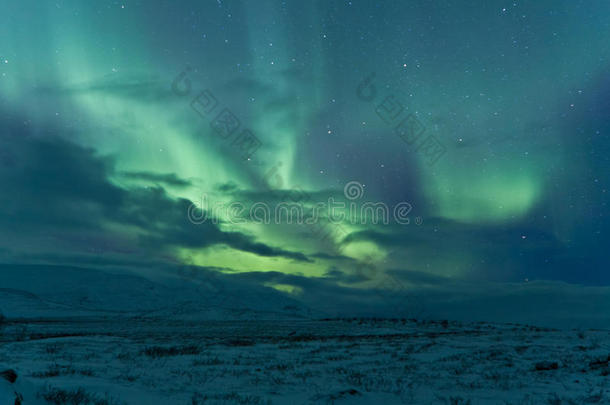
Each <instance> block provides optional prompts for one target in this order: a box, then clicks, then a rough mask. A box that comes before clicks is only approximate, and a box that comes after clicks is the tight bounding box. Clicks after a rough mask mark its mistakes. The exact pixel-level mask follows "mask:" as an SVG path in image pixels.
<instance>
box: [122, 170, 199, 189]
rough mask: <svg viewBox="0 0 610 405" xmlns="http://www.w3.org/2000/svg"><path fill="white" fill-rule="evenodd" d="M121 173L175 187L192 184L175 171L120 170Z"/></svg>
mask: <svg viewBox="0 0 610 405" xmlns="http://www.w3.org/2000/svg"><path fill="white" fill-rule="evenodd" d="M119 175H120V176H121V177H124V178H127V179H133V180H144V181H149V182H151V183H156V184H165V185H168V186H174V187H187V186H190V185H192V183H191V182H190V181H188V180H184V179H181V178H179V177H178V176H176V174H175V173H165V174H160V173H150V172H120V173H119Z"/></svg>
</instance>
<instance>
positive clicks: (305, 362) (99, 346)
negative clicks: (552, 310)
mask: <svg viewBox="0 0 610 405" xmlns="http://www.w3.org/2000/svg"><path fill="white" fill-rule="evenodd" d="M240 288H241V287H240V286H231V288H229V287H228V286H226V285H225V286H223V285H222V280H220V279H215V278H213V277H204V278H201V279H200V278H198V277H196V276H194V277H189V278H188V279H184V278H183V277H176V276H171V275H162V274H157V275H155V276H150V277H143V276H142V275H136V274H130V275H127V274H124V273H119V272H107V271H89V272H83V271H81V270H80V269H75V268H74V269H70V268H51V267H44V266H43V267H36V266H32V267H27V266H26V267H23V268H21V269H20V271H19V272H11V273H10V274H8V273H7V274H4V278H3V284H2V287H1V288H0V309H2V311H3V313H4V314H5V315H6V316H7V318H8V320H7V321H6V322H4V324H2V327H1V329H0V371H3V370H6V369H9V368H10V369H14V370H16V372H17V375H18V378H17V380H16V381H15V383H14V384H11V383H9V382H8V381H5V380H3V379H0V405H3V404H5V403H7V404H11V405H13V404H14V400H15V392H17V393H19V394H20V395H22V396H23V404H52V403H57V401H55V402H49V401H46V400H45V397H46V398H49V399H51V398H53V397H54V398H62V397H61V395H71V393H72V394H75V393H76V394H78V395H80V397H81V399H82V398H86V399H89V400H90V401H89V403H96V402H95V401H94V399H95V400H96V401H97V403H98V404H104V403H106V404H123V403H125V404H136V405H137V404H146V405H151V404H178V405H180V404H184V405H187V404H189V405H192V404H203V403H205V404H209V403H211V404H214V403H218V404H221V403H222V404H234V403H239V404H266V403H273V404H326V403H334V404H371V403H383V404H403V403H409V404H497V403H500V404H539V403H556V404H560V403H561V404H563V403H566V404H570V403H575V404H582V403H610V391H609V389H608V379H609V378H610V366H609V364H610V357H609V355H610V331H607V330H601V329H600V330H584V329H582V330H570V329H567V330H559V329H551V328H541V327H536V326H528V325H521V324H517V323H489V322H458V321H444V322H441V321H434V320H421V319H420V320H413V319H385V320H384V319H364V318H349V319H347V318H344V319H326V320H322V319H319V317H316V316H311V314H312V313H314V314H315V312H312V311H308V309H307V308H303V307H302V306H301V305H300V304H299V303H298V302H295V301H293V300H291V299H290V298H288V297H286V296H283V295H281V294H277V293H276V292H274V291H273V290H270V289H269V290H264V291H263V290H261V291H257V290H254V291H253V290H248V291H246V290H245V287H244V290H240ZM230 290H231V291H230ZM229 292H233V293H234V294H233V295H231V294H229ZM306 314H307V315H308V316H305V315H306ZM554 364H556V366H555V365H554ZM63 398H65V396H64V397H63ZM104 401H105V402H104ZM80 403H87V402H86V401H84V400H83V401H81V402H80Z"/></svg>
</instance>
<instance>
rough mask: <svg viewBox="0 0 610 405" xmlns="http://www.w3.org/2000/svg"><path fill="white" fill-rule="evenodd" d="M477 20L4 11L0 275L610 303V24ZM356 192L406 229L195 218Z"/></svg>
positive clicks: (546, 15)
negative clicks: (573, 293) (18, 272)
mask: <svg viewBox="0 0 610 405" xmlns="http://www.w3.org/2000/svg"><path fill="white" fill-rule="evenodd" d="M475 3H476V4H475ZM475 3H473V2H467V1H457V0H456V1H434V2H431V1H424V0H420V1H383V2H382V1H379V2H378V1H367V0H352V1H267V0H265V1H245V0H243V1H224V0H222V1H221V0H204V1H180V2H176V1H160V0H155V1H135V0H125V1H96V2H82V1H62V0H55V1H40V0H20V1H12V0H0V62H1V63H0V123H1V126H0V129H1V130H0V186H1V189H2V191H1V193H0V262H2V263H5V264H7V265H13V264H45V265H62V266H64V265H66V266H67V265H70V266H78V267H80V268H83V269H86V268H88V267H95V268H113V269H123V270H125V271H131V270H138V269H140V270H142V269H160V270H161V269H162V270H168V271H170V272H172V271H179V270H180V269H183V268H185V266H186V267H188V268H189V269H191V270H192V269H195V270H197V269H199V270H200V271H202V272H209V271H215V272H221V273H223V274H226V275H231V277H232V278H233V279H235V280H237V279H239V280H242V281H243V280H248V281H249V282H251V283H254V284H258V285H262V286H266V287H270V288H275V289H277V290H280V291H283V292H286V293H287V294H290V295H291V296H294V297H296V298H299V299H303V300H304V301H312V300H317V299H320V300H325V301H326V302H327V303H328V304H327V306H328V307H332V305H333V304H332V302H333V297H334V298H336V299H337V300H339V298H338V297H340V296H342V295H349V296H352V297H355V296H358V294H360V293H361V294H363V296H367V297H372V296H374V295H370V293H371V291H375V292H378V294H377V295H376V296H377V298H378V299H379V300H383V299H384V298H385V297H386V295H384V293H383V292H384V291H395V290H397V289H399V290H401V291H406V292H409V293H413V294H418V293H420V294H424V295H428V296H431V295H432V294H437V295H442V296H445V297H447V296H448V295H449V294H451V296H452V297H456V296H460V295H461V294H466V292H468V294H489V291H495V293H493V294H496V296H498V297H499V296H503V294H507V291H515V289H518V291H519V294H522V295H525V296H526V295H527V294H528V292H531V291H540V290H541V289H543V290H545V291H555V290H554V289H557V288H561V289H562V291H563V289H565V288H568V289H570V288H574V289H576V288H580V287H578V286H589V287H602V286H608V285H609V284H610V272H609V271H608V268H609V266H608V264H607V250H608V249H607V248H608V246H610V244H609V241H610V237H609V234H608V232H609V231H610V220H609V217H608V199H609V192H608V187H609V177H610V176H609V174H610V170H609V169H610V161H609V154H610V137H609V134H610V47H608V39H609V38H610V17H609V16H610V3H609V2H607V1H601V0H592V1H584V0H583V1H557V0H539V1H528V2H525V1H496V0H493V1H481V2H475ZM181 75H182V76H181ZM367 78H368V79H369V80H368V81H367ZM194 100H198V103H197V102H194ZM210 100H213V101H210ZM204 101H205V103H204ZM207 102H211V103H212V104H213V105H214V108H213V111H207V110H206V108H208V107H209V108H212V104H209V103H208V104H206V103H207ZM388 106H390V107H388ZM225 109H226V110H225ZM223 111H228V112H229V114H231V116H232V117H234V118H236V119H237V120H238V122H239V127H237V128H235V129H234V132H232V133H231V134H226V133H222V131H221V130H219V129H218V126H217V125H216V124H215V120H216V119H217V117H218V116H219V114H221V113H223ZM403 119H409V120H410V121H408V122H407V124H409V125H410V126H408V130H409V131H411V133H410V134H407V135H408V136H412V137H416V136H417V137H418V139H417V140H414V139H412V138H408V139H406V138H407V137H404V136H403V137H401V133H399V132H400V130H399V129H397V128H399V125H400V124H401V123H404V121H403ZM244 131H246V132H244ZM246 134H249V136H254V137H255V139H256V140H257V142H258V148H257V149H256V150H255V151H254V152H253V153H252V154H250V155H249V154H248V153H249V152H251V150H250V149H248V151H247V152H248V153H246V151H245V150H244V144H243V142H242V143H240V141H239V139H242V141H243V138H238V137H240V136H246ZM402 135H404V133H403V134H402ZM426 141H428V142H431V141H434V142H436V147H437V149H436V150H437V151H442V153H437V154H436V155H435V156H433V157H431V156H430V155H429V154H427V153H426V148H424V147H422V144H423V143H424V142H426ZM349 182H357V183H358V184H359V185H361V190H359V191H362V193H361V194H362V195H361V196H360V198H358V199H357V203H358V204H361V203H364V202H383V203H385V204H387V205H388V206H390V207H392V206H395V205H396V204H398V203H400V202H407V203H408V204H409V205H410V207H411V210H410V211H409V223H408V224H398V223H395V222H392V223H390V224H383V223H378V224H374V223H372V221H362V222H366V223H353V222H350V221H347V220H346V221H343V222H340V223H338V224H333V223H330V224H329V227H330V228H332V231H328V229H330V228H325V229H322V228H323V227H322V226H321V225H320V223H328V220H327V219H324V220H322V219H320V221H319V222H320V223H317V224H314V225H308V224H294V223H293V224H289V223H287V221H283V222H282V223H280V224H273V223H271V224H264V223H258V222H256V221H253V220H247V219H246V220H243V221H234V220H232V219H231V218H229V215H228V214H227V213H226V212H216V213H211V212H208V211H210V210H209V209H206V207H209V205H210V204H212V203H216V204H229V203H231V202H240V203H243V204H244V205H246V206H251V205H252V204H254V203H257V202H262V203H265V204H268V205H269V206H272V207H274V206H276V204H278V203H280V202H282V201H300V202H302V203H303V204H305V206H307V207H311V206H312V204H314V203H315V202H326V201H328V198H329V197H332V198H334V199H335V200H336V201H343V202H349V201H352V200H349V199H348V198H347V197H346V196H345V195H344V187H345V186H346V184H348V183H349ZM295 196H296V197H295ZM204 199H205V201H207V202H208V205H207V206H206V205H204ZM202 208H203V211H204V213H205V212H207V219H208V220H206V221H204V222H202V223H197V221H193V218H192V217H193V214H202V211H201V209H202ZM189 212H190V214H189ZM336 222H337V221H336ZM321 229H322V230H321ZM490 286H492V287H490ZM558 286H560V287H558ZM490 288H491V290H490ZM583 288H584V287H583ZM321 291H324V293H322V292H321ZM379 292H381V293H379ZM367 294H368V295H367ZM532 294H535V293H534V292H532ZM322 296H323V298H321V297H322ZM497 305H501V304H497Z"/></svg>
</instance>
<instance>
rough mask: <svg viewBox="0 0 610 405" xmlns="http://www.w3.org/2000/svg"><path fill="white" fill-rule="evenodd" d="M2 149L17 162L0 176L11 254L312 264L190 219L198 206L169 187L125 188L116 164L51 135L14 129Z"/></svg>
mask: <svg viewBox="0 0 610 405" xmlns="http://www.w3.org/2000/svg"><path fill="white" fill-rule="evenodd" d="M8 127H9V128H11V130H10V132H3V133H2V134H1V135H0V147H1V148H2V149H3V150H5V151H6V154H7V156H9V161H10V162H12V163H11V164H10V165H8V166H6V167H5V168H4V170H2V171H0V185H2V187H3V193H2V196H0V202H1V203H2V205H1V207H0V227H1V228H2V229H3V232H2V236H0V241H2V242H3V244H4V245H5V246H11V250H12V254H13V255H19V254H28V253H30V254H44V253H47V254H49V253H53V254H56V255H57V254H64V255H65V257H66V258H68V257H70V256H71V255H78V254H91V255H96V254H100V253H104V254H107V253H113V254H116V255H124V256H127V257H129V256H132V255H133V256H138V255H145V254H149V255H152V256H154V257H158V258H160V259H163V258H164V257H166V256H169V257H171V255H172V248H176V247H187V248H205V247H209V246H213V245H219V244H224V245H227V246H229V247H231V248H234V249H237V250H241V251H245V252H250V253H253V254H256V255H259V256H264V257H283V258H286V259H290V260H295V261H302V262H310V261H312V260H311V259H309V258H308V257H307V256H306V255H305V254H303V253H301V252H293V251H289V250H285V249H282V248H280V247H273V246H269V245H267V244H265V243H262V242H259V241H257V240H256V239H255V238H254V237H253V236H250V235H247V234H243V233H240V232H226V231H223V230H221V229H220V228H219V227H218V226H217V225H215V224H212V223H210V222H206V223H203V224H201V225H196V224H193V223H191V222H190V221H189V220H188V218H187V211H188V208H189V207H190V206H191V201H188V200H186V199H181V198H173V197H172V196H170V195H169V194H168V193H167V192H166V190H165V189H164V188H163V187H162V186H160V185H159V186H156V187H120V186H118V185H115V184H113V183H112V181H111V180H110V178H112V177H114V176H115V175H116V174H117V173H115V170H114V161H113V159H112V158H110V157H104V156H99V155H98V154H97V153H96V151H95V150H93V149H90V148H84V147H82V146H79V145H77V144H74V143H72V142H69V141H67V140H66V139H64V138H62V137H60V136H58V135H57V134H56V133H54V130H53V129H47V130H46V134H45V135H44V136H30V133H29V130H28V129H27V127H23V126H21V127H20V126H19V125H17V124H15V123H12V125H8ZM131 176H132V177H135V178H140V179H147V180H158V181H159V182H160V183H170V184H174V185H176V184H179V185H184V184H187V183H188V182H187V181H185V180H182V179H179V178H177V177H176V176H175V175H157V174H151V173H144V172H136V173H131Z"/></svg>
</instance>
